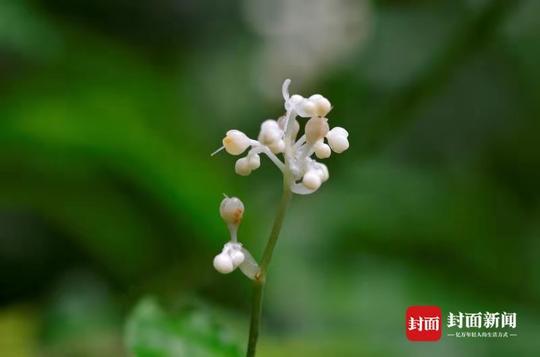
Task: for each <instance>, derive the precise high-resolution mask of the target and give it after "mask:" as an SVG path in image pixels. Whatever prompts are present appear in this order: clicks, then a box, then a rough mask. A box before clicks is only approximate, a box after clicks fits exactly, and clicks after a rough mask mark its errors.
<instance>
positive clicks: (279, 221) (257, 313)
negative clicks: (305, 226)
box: [246, 180, 292, 357]
mask: <svg viewBox="0 0 540 357" xmlns="http://www.w3.org/2000/svg"><path fill="white" fill-rule="evenodd" d="M291 197H292V192H291V190H290V188H289V185H288V184H287V180H285V182H284V185H283V194H282V196H281V201H280V203H279V207H278V210H277V213H276V218H274V225H273V226H272V232H271V233H270V238H268V242H267V243H266V247H265V248H264V253H263V257H262V260H261V266H260V269H261V270H260V272H259V273H258V274H257V275H256V277H255V280H254V282H253V298H252V305H251V322H250V327H249V340H248V347H247V353H246V356H247V357H253V356H255V349H256V347H257V340H258V338H259V327H260V325H261V314H262V298H263V289H264V284H265V281H266V272H267V271H268V265H269V264H270V260H272V253H273V252H274V248H275V246H276V243H277V240H278V238H279V232H280V231H281V226H282V225H283V219H284V218H285V212H286V211H287V207H288V205H289V201H290V200H291Z"/></svg>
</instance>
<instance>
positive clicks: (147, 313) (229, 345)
mask: <svg viewBox="0 0 540 357" xmlns="http://www.w3.org/2000/svg"><path fill="white" fill-rule="evenodd" d="M230 336H231V335H230V334H229V333H228V332H227V330H225V329H224V328H223V326H221V325H220V324H219V323H218V322H217V320H216V318H215V317H214V316H212V315H211V314H210V313H209V312H208V311H205V310H204V309H202V308H200V307H197V308H183V309H181V310H180V311H176V312H174V313H171V314H168V313H167V312H165V311H164V310H163V309H162V308H161V306H160V305H159V304H158V303H157V302H156V301H155V300H154V299H152V298H145V299H143V300H142V301H141V302H140V303H139V304H138V305H137V306H136V307H135V310H134V311H133V313H132V314H131V316H130V317H129V319H128V321H127V324H126V330H125V341H126V346H127V349H128V350H129V352H131V353H132V354H133V355H134V356H137V357H158V356H159V357H162V356H163V357H165V356H190V357H204V356H224V357H228V356H240V355H241V352H240V349H239V348H238V346H237V344H236V343H234V341H233V340H232V338H231V337H230Z"/></svg>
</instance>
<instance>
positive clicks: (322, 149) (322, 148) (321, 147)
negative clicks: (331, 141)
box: [314, 140, 332, 159]
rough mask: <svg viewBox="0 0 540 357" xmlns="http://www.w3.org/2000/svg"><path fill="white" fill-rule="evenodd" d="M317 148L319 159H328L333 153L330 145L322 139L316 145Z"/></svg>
mask: <svg viewBox="0 0 540 357" xmlns="http://www.w3.org/2000/svg"><path fill="white" fill-rule="evenodd" d="M314 149H315V155H317V157H318V158H319V159H327V158H329V157H330V155H331V154H332V150H331V149H330V146H328V145H326V144H325V143H323V142H322V140H321V141H317V143H316V144H315V146H314Z"/></svg>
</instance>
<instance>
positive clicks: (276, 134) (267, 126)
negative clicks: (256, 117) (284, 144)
mask: <svg viewBox="0 0 540 357" xmlns="http://www.w3.org/2000/svg"><path fill="white" fill-rule="evenodd" d="M282 137H283V130H282V129H281V128H280V127H279V125H278V122H277V121H275V120H272V119H269V120H265V121H264V122H263V123H262V124H261V131H260V133H259V137H258V140H259V142H260V143H261V144H263V145H272V144H275V143H276V142H278V141H280V140H281V138H282Z"/></svg>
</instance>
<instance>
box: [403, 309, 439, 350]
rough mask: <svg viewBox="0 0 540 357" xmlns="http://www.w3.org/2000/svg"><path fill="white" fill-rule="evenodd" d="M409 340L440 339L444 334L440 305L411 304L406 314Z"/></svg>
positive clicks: (406, 330)
mask: <svg viewBox="0 0 540 357" xmlns="http://www.w3.org/2000/svg"><path fill="white" fill-rule="evenodd" d="M405 333H406V334H407V339H408V340H409V341H438V340H439V339H440V338H441V335H442V312H441V308H440V307H438V306H409V308H408V309H407V312H406V314H405Z"/></svg>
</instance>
